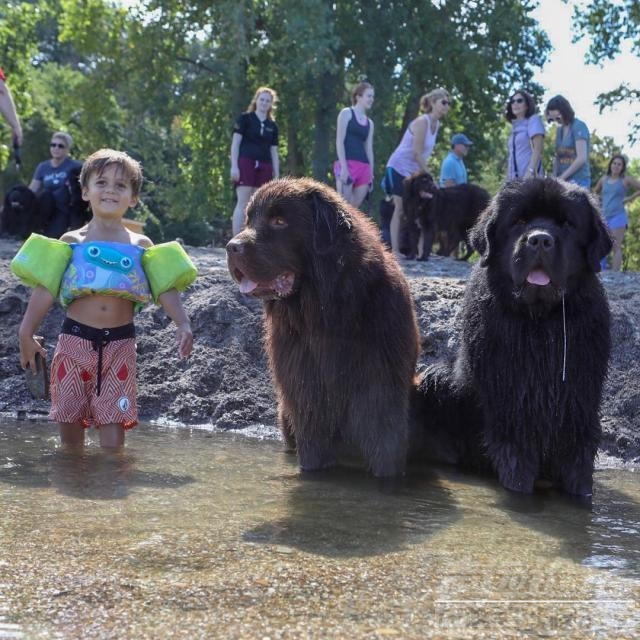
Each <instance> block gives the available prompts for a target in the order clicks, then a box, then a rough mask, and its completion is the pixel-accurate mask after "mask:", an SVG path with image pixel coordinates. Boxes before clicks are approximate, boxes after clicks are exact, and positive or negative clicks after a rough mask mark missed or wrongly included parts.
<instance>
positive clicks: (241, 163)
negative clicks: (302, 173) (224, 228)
mask: <svg viewBox="0 0 640 640" xmlns="http://www.w3.org/2000/svg"><path fill="white" fill-rule="evenodd" d="M277 98H278V97H277V95H276V92H275V91H274V90H273V89H269V87H259V88H258V90H257V91H256V93H255V95H254V96H253V99H252V100H251V103H250V104H249V106H248V108H247V111H246V113H243V114H242V115H240V116H239V117H238V119H237V120H236V122H235V125H234V127H233V137H232V139H231V180H232V181H233V183H234V185H235V188H236V198H237V202H236V206H235V209H234V210H233V220H232V228H233V235H236V234H237V233H240V231H242V228H243V227H244V217H245V210H246V208H247V204H248V203H249V199H250V198H251V195H252V194H253V192H254V191H255V190H256V189H257V188H258V187H261V186H262V185H263V184H265V183H266V182H269V180H271V179H273V178H278V177H279V176H280V161H279V158H278V126H277V125H276V123H275V121H274V118H273V110H274V108H275V103H276V100H277Z"/></svg>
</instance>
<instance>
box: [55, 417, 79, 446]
mask: <svg viewBox="0 0 640 640" xmlns="http://www.w3.org/2000/svg"><path fill="white" fill-rule="evenodd" d="M58 426H59V427H60V442H61V443H62V444H63V445H65V446H68V447H80V446H82V445H83V444H84V432H85V428H84V427H83V426H82V425H81V424H80V423H79V422H59V423H58Z"/></svg>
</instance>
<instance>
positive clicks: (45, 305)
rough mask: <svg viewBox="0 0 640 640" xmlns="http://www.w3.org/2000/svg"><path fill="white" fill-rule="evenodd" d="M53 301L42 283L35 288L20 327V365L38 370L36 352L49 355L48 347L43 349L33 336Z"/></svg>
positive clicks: (44, 355) (44, 356)
mask: <svg viewBox="0 0 640 640" xmlns="http://www.w3.org/2000/svg"><path fill="white" fill-rule="evenodd" d="M53 303H54V297H53V296H52V295H51V293H50V292H49V290H48V289H45V288H44V287H42V286H40V285H38V286H37V287H36V288H35V289H34V290H33V293H32V294H31V297H30V298H29V304H27V310H26V311H25V313H24V318H22V322H21V323H20V328H19V329H18V340H19V343H20V366H21V367H22V368H23V369H26V368H27V367H29V368H30V369H31V370H32V371H35V370H36V353H40V355H41V356H42V357H43V358H46V357H47V351H46V349H43V348H42V347H41V346H40V345H39V344H38V342H36V340H35V339H34V337H33V336H34V334H35V332H36V331H37V330H38V327H39V326H40V324H41V323H42V321H43V320H44V317H45V316H46V315H47V312H48V311H49V309H50V308H51V305H53Z"/></svg>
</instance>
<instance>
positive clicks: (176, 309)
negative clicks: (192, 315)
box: [158, 289, 193, 358]
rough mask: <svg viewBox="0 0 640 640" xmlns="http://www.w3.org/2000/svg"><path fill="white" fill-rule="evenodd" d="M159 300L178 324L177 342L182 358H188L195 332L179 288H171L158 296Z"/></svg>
mask: <svg viewBox="0 0 640 640" xmlns="http://www.w3.org/2000/svg"><path fill="white" fill-rule="evenodd" d="M158 302H159V303H160V304H161V305H162V308H163V309H164V310H165V311H166V312H167V315H168V316H169V317H170V318H171V319H172V320H173V322H174V323H175V325H176V342H177V343H178V353H179V354H180V357H181V358H188V357H189V354H190V353H191V348H192V347H193V333H192V332H191V323H190V322H189V318H188V317H187V312H186V311H185V310H184V307H183V306H182V301H181V300H180V294H179V293H178V291H177V289H169V291H165V292H164V293H163V294H161V295H160V296H159V297H158Z"/></svg>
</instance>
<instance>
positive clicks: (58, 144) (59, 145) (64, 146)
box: [49, 142, 67, 149]
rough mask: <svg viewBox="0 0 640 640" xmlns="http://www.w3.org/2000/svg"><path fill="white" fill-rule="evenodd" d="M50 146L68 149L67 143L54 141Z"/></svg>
mask: <svg viewBox="0 0 640 640" xmlns="http://www.w3.org/2000/svg"><path fill="white" fill-rule="evenodd" d="M49 146H50V147H58V149H66V148H67V145H66V144H62V143H60V142H52V143H51V144H50V145H49Z"/></svg>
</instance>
